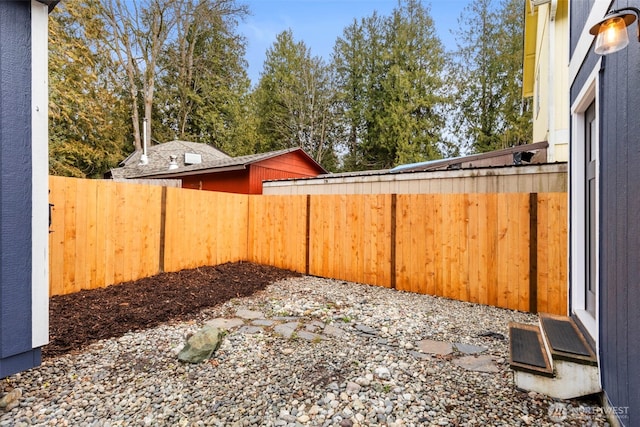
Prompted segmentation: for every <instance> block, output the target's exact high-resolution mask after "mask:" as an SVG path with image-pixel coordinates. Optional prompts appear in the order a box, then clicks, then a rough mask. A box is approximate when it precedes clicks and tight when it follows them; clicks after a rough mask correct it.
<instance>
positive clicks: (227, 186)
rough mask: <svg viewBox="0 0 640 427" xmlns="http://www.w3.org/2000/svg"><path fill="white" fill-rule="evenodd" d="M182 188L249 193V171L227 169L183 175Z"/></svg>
mask: <svg viewBox="0 0 640 427" xmlns="http://www.w3.org/2000/svg"><path fill="white" fill-rule="evenodd" d="M182 188H192V189H196V190H207V191H222V192H225V193H241V194H248V193H249V171H248V170H247V169H243V170H239V171H227V172H218V173H208V174H202V175H193V176H185V177H182Z"/></svg>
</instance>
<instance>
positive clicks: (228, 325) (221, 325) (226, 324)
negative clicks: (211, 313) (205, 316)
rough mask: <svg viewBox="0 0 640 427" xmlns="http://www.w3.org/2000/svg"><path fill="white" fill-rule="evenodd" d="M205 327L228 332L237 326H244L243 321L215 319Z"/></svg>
mask: <svg viewBox="0 0 640 427" xmlns="http://www.w3.org/2000/svg"><path fill="white" fill-rule="evenodd" d="M207 325H209V326H213V327H215V328H218V329H226V330H230V329H233V328H237V327H238V326H242V325H244V321H243V320H242V319H238V318H235V319H223V318H221V317H219V318H217V319H213V320H211V321H209V322H207Z"/></svg>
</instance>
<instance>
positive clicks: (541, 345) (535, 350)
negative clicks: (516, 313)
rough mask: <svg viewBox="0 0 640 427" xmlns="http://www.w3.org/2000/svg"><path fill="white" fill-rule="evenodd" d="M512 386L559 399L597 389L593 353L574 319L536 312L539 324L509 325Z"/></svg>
mask: <svg viewBox="0 0 640 427" xmlns="http://www.w3.org/2000/svg"><path fill="white" fill-rule="evenodd" d="M509 339H510V342H509V349H510V360H509V361H510V365H511V369H513V370H514V381H515V384H516V387H517V388H519V389H522V390H526V391H535V392H538V393H542V394H545V395H547V396H551V397H555V398H559V399H572V398H575V397H580V396H586V395H589V394H593V393H598V392H599V391H601V387H600V375H599V371H598V366H597V359H596V356H595V353H594V351H593V349H592V348H591V346H590V345H589V343H588V341H587V340H586V338H585V337H584V335H583V334H582V332H581V331H580V329H579V328H578V327H577V325H576V324H575V322H574V321H573V320H572V319H571V318H569V317H565V316H555V315H550V314H540V317H539V325H531V324H522V323H511V324H510V325H509Z"/></svg>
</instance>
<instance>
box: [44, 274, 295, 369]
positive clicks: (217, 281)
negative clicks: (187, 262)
mask: <svg viewBox="0 0 640 427" xmlns="http://www.w3.org/2000/svg"><path fill="white" fill-rule="evenodd" d="M292 276H299V274H297V273H294V272H291V271H287V270H281V269H278V268H274V267H267V266H262V265H258V264H252V263H246V262H242V263H228V264H222V265H218V266H215V267H200V268H196V269H193V270H183V271H179V272H177V273H162V274H158V275H156V276H152V277H147V278H144V279H140V280H137V281H134V282H126V283H122V284H119V285H114V286H109V287H106V288H102V289H94V290H83V291H80V292H76V293H73V294H69V295H62V296H54V297H52V298H51V299H50V303H49V319H50V320H49V323H50V324H49V339H50V342H49V344H48V345H46V346H45V347H43V350H42V353H43V357H44V358H48V357H55V356H58V355H61V354H64V353H67V352H72V351H76V350H80V349H82V348H83V347H85V346H86V345H88V344H90V343H92V342H95V341H98V340H101V339H107V338H112V337H118V336H121V335H123V334H125V333H126V332H128V331H135V330H140V329H145V328H150V327H154V326H156V325H158V324H160V323H163V322H166V321H168V320H189V319H191V318H193V317H194V315H195V314H196V313H198V312H199V311H201V310H203V309H205V308H208V307H214V306H216V305H218V304H221V303H223V302H225V301H228V300H229V299H231V298H236V297H244V296H249V295H252V294H253V293H255V292H257V291H260V290H263V289H265V287H266V286H267V285H268V284H269V283H272V282H275V281H278V280H281V279H284V278H287V277H292Z"/></svg>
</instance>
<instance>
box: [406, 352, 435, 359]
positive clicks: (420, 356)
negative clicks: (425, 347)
mask: <svg viewBox="0 0 640 427" xmlns="http://www.w3.org/2000/svg"><path fill="white" fill-rule="evenodd" d="M409 354H410V355H412V356H413V357H415V358H416V359H419V360H429V359H431V356H430V355H428V354H424V353H422V352H419V351H413V350H411V351H410V352H409Z"/></svg>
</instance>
